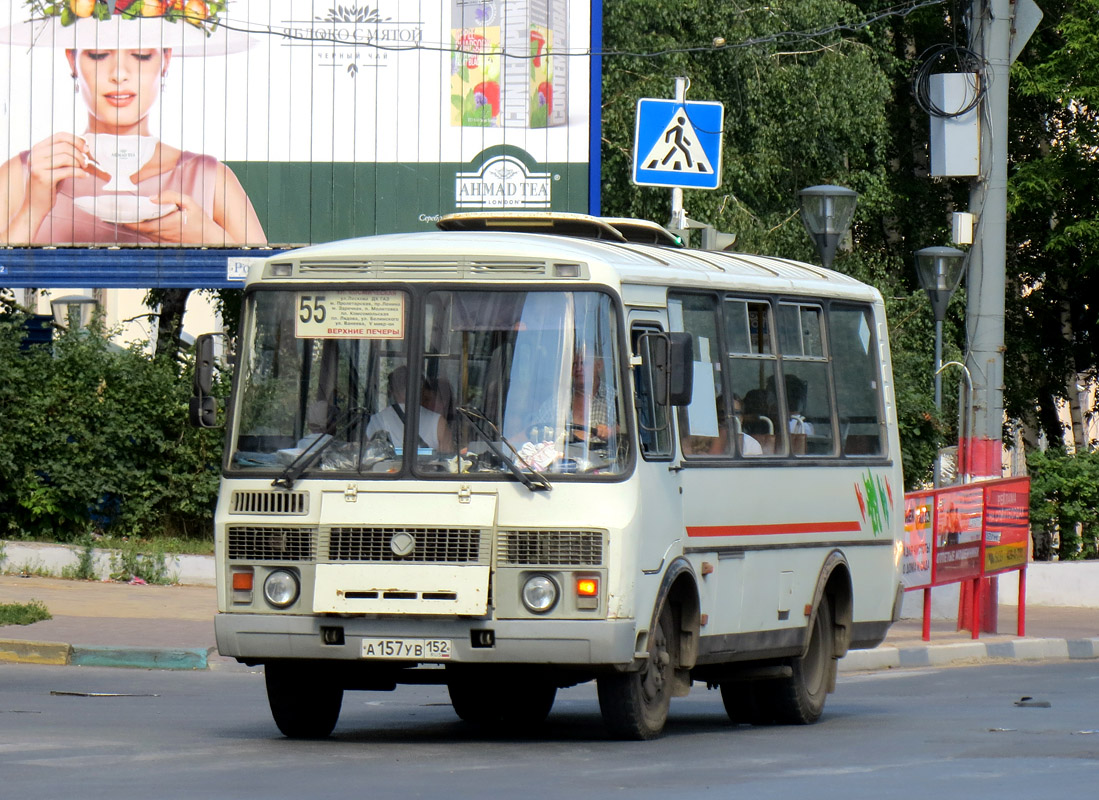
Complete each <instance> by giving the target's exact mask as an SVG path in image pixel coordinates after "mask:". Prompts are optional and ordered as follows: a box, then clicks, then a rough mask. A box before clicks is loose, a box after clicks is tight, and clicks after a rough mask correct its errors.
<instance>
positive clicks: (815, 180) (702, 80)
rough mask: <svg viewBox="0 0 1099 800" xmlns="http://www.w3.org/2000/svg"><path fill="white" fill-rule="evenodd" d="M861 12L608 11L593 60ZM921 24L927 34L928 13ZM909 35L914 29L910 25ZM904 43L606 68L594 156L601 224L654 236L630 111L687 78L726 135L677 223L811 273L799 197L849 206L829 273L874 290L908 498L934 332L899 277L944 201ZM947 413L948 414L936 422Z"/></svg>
mask: <svg viewBox="0 0 1099 800" xmlns="http://www.w3.org/2000/svg"><path fill="white" fill-rule="evenodd" d="M874 5H879V6H883V7H884V5H885V4H866V3H863V4H856V3H849V2H839V1H838V0H802V1H801V2H777V3H769V4H767V5H766V6H744V5H743V4H734V3H728V4H726V3H705V2H693V3H692V2H688V3H686V4H683V3H678V4H670V3H667V2H665V0H606V3H605V7H604V8H605V37H604V38H605V49H607V50H611V51H619V52H641V51H644V52H648V53H652V52H656V51H660V50H663V49H674V48H677V47H679V48H682V47H685V46H690V45H695V44H700V45H705V44H707V43H712V42H713V40H714V38H715V37H721V38H722V39H724V40H725V41H726V43H728V44H734V45H735V44H738V43H744V42H749V41H759V40H767V39H768V37H774V36H775V35H776V34H781V33H783V32H786V31H812V30H826V29H828V28H830V27H835V24H836V23H837V22H838V21H843V20H858V19H862V18H864V15H865V12H866V7H867V6H874ZM935 13H938V14H939V15H940V16H939V17H938V18H937V19H933V20H932V22H933V23H935V24H933V25H932V27H934V28H936V30H937V29H938V28H939V27H941V24H942V22H941V11H935ZM907 24H908V26H911V27H912V28H913V29H918V28H919V25H918V24H917V22H916V21H909V22H908V23H907ZM921 24H926V22H925V23H921ZM916 36H917V33H913V32H911V31H909V30H908V28H907V27H906V26H904V25H902V24H900V23H899V22H898V23H894V22H893V21H892V20H890V19H889V18H886V19H885V20H883V21H882V22H880V23H876V24H874V25H871V26H869V27H865V28H862V29H860V30H858V31H857V32H855V33H852V32H844V33H841V32H839V31H836V32H832V33H827V34H823V35H820V36H815V37H810V38H804V39H803V40H802V42H801V43H800V44H799V45H798V46H796V47H791V46H789V45H788V44H787V45H780V44H778V43H776V41H775V40H774V39H771V40H770V41H765V42H764V43H761V44H758V45H752V46H746V47H740V46H733V47H726V48H717V49H715V48H711V49H709V50H706V49H705V48H703V50H701V51H696V52H674V53H669V54H667V55H659V56H650V57H642V56H615V57H610V58H608V59H607V60H606V62H605V64H604V105H603V148H602V156H603V191H602V199H603V211H604V213H605V214H609V215H631V216H642V217H647V218H649V219H654V220H657V221H660V222H666V221H667V219H668V216H669V211H668V209H669V200H668V192H667V190H663V189H654V188H645V187H637V186H633V185H632V184H631V183H630V173H631V164H630V159H631V156H632V150H631V148H632V140H633V125H634V113H635V105H636V102H637V99H638V98H639V97H668V96H671V95H672V92H673V90H674V79H675V77H676V76H679V75H685V76H688V77H689V78H690V81H691V85H690V90H689V93H688V99H699V100H702V99H705V100H717V101H720V102H723V103H724V104H725V132H724V137H723V146H724V156H723V164H722V168H723V171H722V184H721V188H720V189H719V190H718V191H716V192H702V191H685V192H684V194H685V200H684V203H685V206H686V208H687V211H688V214H689V216H690V217H691V218H693V219H697V220H700V221H703V222H706V223H709V224H711V225H714V226H715V227H717V228H718V229H719V230H723V231H728V232H735V233H736V235H737V242H736V249H737V250H740V251H742V252H749V253H767V254H771V255H781V256H785V257H790V258H798V259H803V260H807V261H816V260H817V259H818V256H817V254H816V251H815V249H814V246H813V244H812V242H811V240H810V239H809V236H808V234H807V233H806V232H805V230H804V228H803V227H802V223H801V220H800V219H799V217H798V215H797V207H798V205H797V195H798V191H799V190H800V189H803V188H805V187H807V186H811V185H814V184H824V183H836V184H840V185H843V186H848V187H850V188H852V189H855V190H856V191H858V192H859V195H860V198H859V206H858V209H857V211H856V216H855V224H854V231H853V245H854V246H853V247H852V248H850V249H849V250H848V252H845V253H841V254H840V256H839V257H837V259H836V262H835V263H834V265H833V266H834V267H835V268H836V269H839V270H842V271H844V272H847V273H849V274H851V275H854V276H855V277H858V278H860V279H862V280H865V281H868V282H870V283H872V284H874V285H875V286H877V287H878V288H879V290H880V291H881V292H882V294H883V296H884V297H885V300H886V307H887V313H888V314H889V317H890V322H891V324H890V327H891V336H892V339H893V356H894V373H895V379H896V387H897V394H898V405H899V411H900V423H901V432H902V450H903V458H904V463H905V472H906V482H907V483H908V484H909V485H914V484H917V483H919V482H921V481H923V480H925V479H926V478H927V477H928V476H929V474H930V468H931V464H932V461H933V459H934V454H935V451H936V449H937V447H938V446H939V444H940V443H941V441H942V439H943V435H944V434H946V433H948V432H949V430H950V426H945V427H944V426H943V424H942V423H941V421H940V418H939V417H938V416H937V415H936V414H935V413H934V407H933V402H932V399H933V398H932V391H931V387H932V354H933V347H932V345H933V334H932V330H933V324H932V323H933V320H932V316H931V311H930V307H929V305H928V303H927V300H926V298H925V297H924V295H923V293H922V292H921V291H920V290H919V288H918V285H917V284H916V278H915V274H914V271H913V268H912V266H911V264H912V252H913V251H914V250H915V249H918V248H920V247H925V246H928V245H932V244H941V243H944V241H945V237H946V236H947V234H948V232H949V231H948V226H947V220H948V211H947V209H948V208H949V205H950V199H949V197H948V194H949V191H950V190H951V187H941V186H935V185H931V184H930V182H929V181H928V180H927V179H926V157H927V156H926V142H927V127H926V119H925V120H924V121H923V122H922V123H921V124H919V125H916V124H915V123H914V122H913V115H914V114H915V106H914V103H913V102H912V99H911V93H910V90H909V87H908V77H909V73H910V71H911V62H910V60H907V58H906V54H907V53H909V51H911V50H912V49H913V47H914V46H916V45H914V44H913V43H912V41H911V40H912V39H913V37H916ZM919 36H920V37H922V36H923V34H922V33H919ZM789 40H790V37H783V38H782V39H781V41H789ZM948 334H950V335H951V337H952V338H951V341H950V342H948V344H947V348H946V353H947V355H948V357H951V358H956V357H958V352H959V350H958V342H957V337H958V335H959V331H958V329H957V328H956V327H954V326H949V327H948ZM952 409H953V405H952V403H948V405H947V412H946V414H944V418H949V413H950V412H951V410H952ZM946 441H947V442H949V436H948V437H947V438H946Z"/></svg>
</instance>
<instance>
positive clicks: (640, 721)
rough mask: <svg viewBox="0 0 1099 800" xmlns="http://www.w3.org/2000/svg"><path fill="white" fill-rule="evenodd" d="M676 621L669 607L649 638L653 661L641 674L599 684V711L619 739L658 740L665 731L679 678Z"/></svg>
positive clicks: (618, 675) (613, 677)
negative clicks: (676, 676) (670, 704)
mask: <svg viewBox="0 0 1099 800" xmlns="http://www.w3.org/2000/svg"><path fill="white" fill-rule="evenodd" d="M676 653H677V649H676V640H675V620H674V618H673V616H672V610H671V608H670V607H669V606H668V605H665V606H664V608H663V609H662V610H661V612H660V616H659V617H658V618H657V623H656V628H655V630H653V631H652V634H651V635H650V636H649V657H648V659H647V660H646V662H645V666H644V667H642V669H641V671H640V672H626V673H616V674H614V675H604V676H602V677H600V678H599V679H598V681H596V685H597V687H598V690H599V710H600V711H601V712H602V714H603V722H604V723H605V724H606V726H607V728H608V729H609V730H610V732H611V735H612V736H614V737H615V738H618V739H635V740H640V739H654V738H656V737H657V736H659V735H660V734H661V733H662V732H663V731H664V724H665V723H666V722H667V721H668V705H669V703H670V702H671V698H672V680H673V677H674V674H675V655H676Z"/></svg>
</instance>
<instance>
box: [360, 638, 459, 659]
mask: <svg viewBox="0 0 1099 800" xmlns="http://www.w3.org/2000/svg"><path fill="white" fill-rule="evenodd" d="M362 657H363V658H403V659H408V660H415V661H445V660H447V659H449V658H450V639H363V648H362Z"/></svg>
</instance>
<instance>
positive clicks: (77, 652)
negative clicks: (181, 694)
mask: <svg viewBox="0 0 1099 800" xmlns="http://www.w3.org/2000/svg"><path fill="white" fill-rule="evenodd" d="M212 649H213V648H202V647H133V646H124V645H117V646H110V645H69V644H64V643H61V642H34V641H27V640H23V639H0V663H16V664H53V665H58V666H65V665H69V666H78V667H129V668H133V669H173V670H204V669H209V668H210V660H209V659H210V652H211V650H212ZM1096 658H1099V637H1095V638H1089V639H1016V640H1015V641H1009V642H988V643H985V642H962V643H957V644H940V645H928V646H926V647H876V648H874V649H873V650H852V651H850V652H849V653H848V654H847V655H846V656H844V657H843V658H841V659H840V660H839V662H838V668H839V671H840V672H874V671H881V670H890V669H904V668H914V667H915V668H918V667H945V666H949V665H952V664H962V663H967V664H972V663H974V662H979V661H980V662H985V661H1044V660H1056V661H1063V660H1081V659H1096Z"/></svg>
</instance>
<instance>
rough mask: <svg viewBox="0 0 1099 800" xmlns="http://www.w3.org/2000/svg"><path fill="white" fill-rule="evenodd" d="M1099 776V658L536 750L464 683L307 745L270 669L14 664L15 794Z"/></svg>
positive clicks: (629, 790)
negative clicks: (477, 727) (805, 717)
mask: <svg viewBox="0 0 1099 800" xmlns="http://www.w3.org/2000/svg"><path fill="white" fill-rule="evenodd" d="M95 692H101V693H122V694H130V695H134V696H129V697H113V696H103V697H94V696H83V695H82V694H81V693H95ZM68 693H73V694H68ZM1023 697H1029V698H1032V699H1031V700H1028V701H1025V702H1026V704H1025V705H1016V703H1018V702H1020V700H1021V698H1023ZM1047 704H1048V705H1047ZM1097 777H1099V663H1097V662H1095V661H1074V662H1065V663H1049V662H1047V663H1034V664H1026V663H1014V664H1005V665H995V666H978V667H962V668H949V669H934V670H932V669H927V670H896V671H891V672H880V673H866V674H852V675H844V676H841V678H840V681H839V688H838V692H837V693H836V694H835V695H832V696H831V697H830V698H829V703H828V707H827V709H826V710H825V715H824V717H823V719H822V720H821V722H820V723H819V724H817V725H814V726H809V727H802V728H789V727H763V728H752V727H747V726H740V727H734V726H732V725H730V724H729V723H728V722H727V720H726V717H725V715H724V711H723V709H722V706H721V700H720V697H719V696H718V694H717V693H716V692H707V691H706V690H705V689H704V688H703V687H699V686H696V687H695V689H694V691H692V693H691V695H690V697H687V698H684V699H679V700H674V701H673V704H672V719H671V721H670V723H669V726H668V730H667V734H666V735H665V736H664V737H663V738H662V739H660V740H657V741H654V742H641V743H631V742H615V741H610V740H608V739H607V737H606V735H605V733H604V731H603V729H602V725H601V722H600V718H599V710H598V704H597V701H596V698H595V691H594V687H593V686H591V685H587V686H581V687H576V688H574V689H570V690H568V691H564V692H562V693H560V694H559V696H558V702H557V704H556V705H555V707H554V711H553V713H552V714H551V716H550V719H549V722H548V724H547V727H546V728H545V729H544V731H543V732H542V733H541V734H540V735H539V736H537V737H536V738H529V739H523V740H510V739H505V738H494V737H486V736H484V735H478V734H476V733H474V732H471V731H470V729H469V728H467V727H466V726H465V725H464V724H463V723H461V722H459V721H458V720H457V718H456V717H455V716H454V714H453V711H452V710H451V708H450V706H449V703H448V702H447V697H446V691H445V689H442V688H436V687H403V688H400V689H398V690H397V691H396V692H394V693H369V694H368V693H348V694H347V695H346V697H345V701H344V711H343V715H342V716H341V718H340V723H339V725H338V726H337V728H336V733H335V735H334V736H333V737H332V738H331V739H329V740H326V741H321V742H294V741H289V740H286V739H283V738H281V736H280V735H279V733H278V731H277V730H276V728H275V726H274V724H273V723H272V722H271V720H270V717H269V715H268V712H267V707H266V697H265V694H264V688H263V680H262V676H261V675H259V674H257V673H252V672H248V671H244V670H240V671H235V670H233V671H223V672H222V671H206V672H170V671H141V670H123V669H95V668H78V667H46V666H34V665H21V664H15V665H0V796H2V797H10V798H20V799H22V798H99V797H104V798H106V797H109V798H115V799H117V798H140V797H157V798H176V797H180V798H182V797H187V798H193V797H218V798H264V800H267V799H268V798H297V799H298V800H300V799H301V798H324V797H348V796H358V797H364V798H371V800H374V799H375V798H420V797H424V798H448V799H449V798H467V797H476V798H512V797H521V798H523V799H524V800H533V799H534V798H542V797H546V798H550V797H552V798H570V797H582V798H584V800H589V799H590V798H606V797H615V796H617V797H627V796H628V797H630V798H631V800H632V798H657V797H659V798H668V797H672V796H674V797H675V798H677V800H678V798H694V797H721V798H752V799H753V800H755V799H756V798H782V799H783V800H790V799H791V798H793V799H794V800H800V798H844V800H854V799H856V798H874V800H881V798H883V797H886V798H924V797H933V798H935V800H944V799H945V798H954V797H957V798H966V799H967V800H970V799H971V798H974V797H996V798H998V800H999V799H1000V798H1042V799H1043V800H1046V799H1047V798H1086V797H1094V796H1095V786H1096V780H1097Z"/></svg>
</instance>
